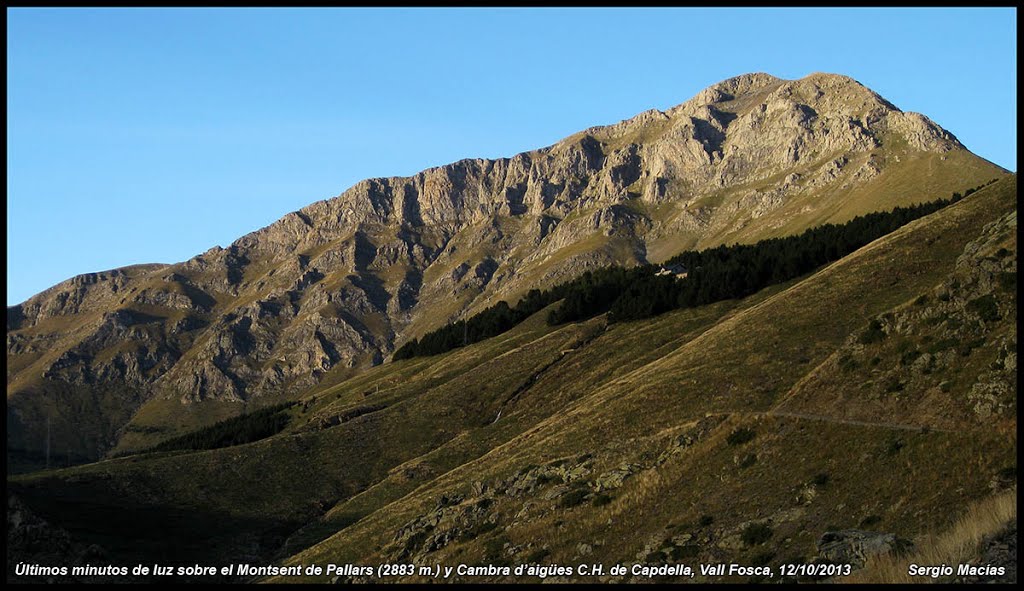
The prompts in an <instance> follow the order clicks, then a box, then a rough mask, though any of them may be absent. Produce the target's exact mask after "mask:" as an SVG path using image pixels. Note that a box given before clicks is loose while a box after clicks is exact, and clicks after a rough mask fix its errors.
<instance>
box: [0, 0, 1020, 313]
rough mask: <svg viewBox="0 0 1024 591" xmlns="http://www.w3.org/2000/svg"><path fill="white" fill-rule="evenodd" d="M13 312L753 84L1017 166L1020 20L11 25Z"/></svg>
mask: <svg viewBox="0 0 1024 591" xmlns="http://www.w3.org/2000/svg"><path fill="white" fill-rule="evenodd" d="M7 18H8V21H7V52H8V53H7V66H8V72H7V122H8V133H7V150H8V152H7V165H8V169H7V174H8V177H7V213H8V217H7V280H8V287H7V302H8V304H15V303H19V302H21V301H23V300H24V299H26V298H28V297H29V296H31V295H32V294H35V293H37V292H39V291H41V290H43V289H45V288H47V287H49V286H50V285H52V284H54V283H57V282H59V281H62V280H64V279H67V278H69V277H71V276H73V275H77V274H79V273H85V272H90V271H100V270H104V269H109V268H113V267H119V266H123V265H129V264H134V263H144V262H178V261H183V260H186V259H188V258H190V257H192V256H194V255H196V254H199V253H200V252H203V251H205V250H206V249H208V248H210V247H212V246H214V245H218V244H219V245H221V246H226V245H227V244H229V243H230V242H232V241H233V240H234V239H236V238H238V237H239V236H241V235H243V234H245V233H247V232H250V231H252V230H255V229H257V228H260V227H262V226H265V225H267V224H269V223H271V222H273V221H274V220H275V219H277V218H279V217H280V216H282V215H284V214H286V213H288V212H290V211H294V210H296V209H299V208H300V207H302V206H304V205H306V204H309V203H312V202H313V201H317V200H320V199H324V198H328V197H332V196H335V195H337V194H339V193H341V192H342V191H343V190H345V189H346V188H348V187H349V186H351V185H352V184H353V183H355V182H357V181H358V180H360V179H363V178H367V177H373V176H390V175H408V174H412V173H415V172H417V171H419V170H421V169H423V168H426V167H429V166H434V165H439V164H444V163H447V162H451V161H454V160H458V159H461V158H467V157H503V156H511V155H513V154H515V153H517V152H520V151H524V150H528V149H533V148H537V147H541V146H546V145H549V144H552V143H554V142H555V141H557V140H558V139H560V138H562V137H564V136H567V135H569V134H571V133H574V132H576V131H579V130H581V129H584V128H586V127H590V126H592V125H598V124H608V123H614V122H617V121H619V120H621V119H624V118H627V117H631V116H632V115H635V114H636V113H638V112H640V111H644V110H646V109H649V108H660V109H665V108H668V107H671V106H673V105H676V104H678V103H681V102H683V101H685V100H686V99H688V98H690V97H691V96H693V95H694V94H695V93H697V92H698V91H699V90H701V89H702V88H704V87H706V86H708V85H709V84H713V83H715V82H717V81H719V80H722V79H725V78H729V77H731V76H734V75H738V74H742V73H746V72H755V71H761V72H768V73H770V74H773V75H775V76H779V77H782V78H799V77H802V76H805V75H807V74H809V73H811V72H816V71H824V72H836V73H842V74H846V75H849V76H852V77H854V78H856V79H857V80H859V81H860V82H862V83H864V84H865V85H867V86H869V87H870V88H872V89H874V90H875V91H877V92H879V93H880V94H882V95H883V96H885V97H886V98H888V99H889V100H890V101H892V102H893V103H895V104H896V105H897V106H898V107H900V108H902V109H904V110H908V111H919V112H922V113H925V114H927V115H928V116H929V117H931V118H932V119H933V120H935V121H936V122H937V123H939V124H940V125H942V126H943V127H945V128H946V129H948V130H950V131H951V132H953V133H954V134H956V135H957V137H959V138H960V140H961V141H962V142H963V143H964V144H966V145H967V147H968V148H970V149H971V150H973V151H974V152H976V153H978V154H980V155H981V156H984V157H985V158H988V159H989V160H992V161H993V162H995V163H997V164H999V165H1001V166H1003V167H1006V168H1009V169H1011V170H1016V168H1017V163H1016V161H1017V152H1016V143H1017V138H1016V126H1017V125H1016V112H1017V95H1016V83H1017V80H1016V71H1017V62H1016V53H1017V44H1016V39H1017V31H1016V11H1015V10H1014V9H977V10H971V9H934V10H918V9H907V10H886V9H870V10H839V9H820V10H797V9H770V10H752V9H726V10H704V9H701V10H697V9H643V10H627V9H587V10H575V9H504V10H489V9H486V10H485V9H420V10H415V9H392V10H368V9H324V10H320V9H299V10H285V9H250V10H232V9H205V10H204V9H128V10H112V9H96V10H73V9H43V10H29V9H9V10H8V12H7Z"/></svg>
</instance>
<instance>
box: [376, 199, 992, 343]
mask: <svg viewBox="0 0 1024 591" xmlns="http://www.w3.org/2000/svg"><path fill="white" fill-rule="evenodd" d="M996 180H997V179H993V180H991V181H989V182H988V183H986V185H989V184H992V183H993V182H995V181H996ZM986 185H981V186H978V187H976V188H973V189H968V190H967V191H965V193H964V194H963V195H961V194H960V193H953V195H952V196H951V197H949V198H947V199H936V200H934V201H928V202H925V203H920V204H917V205H910V206H907V207H902V206H901V207H895V208H893V209H892V210H890V211H884V212H876V213H869V214H866V215H863V216H857V217H855V218H853V219H852V220H850V221H848V222H846V223H843V224H824V225H822V226H817V227H814V228H810V229H808V230H806V231H804V232H803V233H801V234H798V235H794V236H786V237H782V238H769V239H766V240H761V241H759V242H757V243H755V244H733V245H731V246H725V245H723V246H718V247H715V248H709V249H705V250H700V251H686V252H683V253H681V254H679V255H676V256H675V257H672V258H671V259H669V260H668V261H666V262H665V264H664V265H650V264H648V265H639V266H635V267H629V268H626V267H605V268H602V269H597V270H594V271H587V272H585V273H583V275H581V276H580V277H577V278H576V279H573V280H571V281H568V282H565V283H562V284H559V285H557V286H555V287H552V288H550V289H547V290H543V291H541V290H537V289H533V290H530V292H529V293H527V295H526V297H524V298H523V299H522V300H520V301H519V303H517V304H516V305H515V306H509V305H508V303H506V302H498V303H497V304H495V305H494V306H491V307H490V308H487V309H486V310H484V311H483V312H480V313H479V314H476V315H474V316H473V317H471V318H469V319H464V320H459V321H457V322H454V323H451V324H448V325H446V326H443V327H441V328H439V329H437V330H435V331H433V332H430V333H428V334H426V335H424V336H423V337H422V338H421V339H413V340H412V341H409V342H408V343H406V344H405V345H403V346H402V347H401V348H399V349H398V350H397V351H396V352H395V354H394V356H393V358H392V359H393V360H396V361H397V360H400V359H409V358H412V357H420V356H425V355H437V354H439V353H444V352H446V351H450V350H452V349H456V348H458V347H463V346H465V345H469V344H472V343H476V342H479V341H482V340H484V339H487V338H490V337H493V336H497V335H499V334H501V333H503V332H505V331H507V330H509V329H511V328H512V327H514V326H516V325H517V324H519V323H520V322H522V321H523V320H525V319H526V318H528V317H529V316H531V315H533V314H535V313H537V312H539V311H540V310H542V309H544V308H545V307H547V306H549V305H551V304H553V303H555V302H558V301H559V300H561V301H562V303H561V305H560V306H558V307H557V308H555V309H553V310H552V311H551V312H549V314H548V318H547V321H548V324H550V325H558V324H563V323H566V322H576V321H580V320H586V319H588V318H593V317H595V316H598V315H600V314H604V313H608V322H610V323H612V322H623V321H628V320H640V319H643V318H650V317H652V316H656V315H658V314H662V313H664V312H668V311H670V310H677V309H680V308H692V307H696V306H703V305H705V304H710V303H714V302H718V301H722V300H728V299H735V298H742V297H745V296H748V295H751V294H753V293H755V292H757V291H759V290H761V289H763V288H765V287H768V286H770V285H773V284H777V283H782V282H785V281H789V280H791V279H795V278H797V277H800V276H801V275H805V274H807V273H809V272H811V271H813V270H815V269H817V268H820V267H821V266H823V265H826V264H828V263H831V262H834V261H836V260H839V259H840V258H842V257H844V256H846V255H848V254H850V253H852V252H853V251H855V250H857V249H858V248H861V247H862V246H864V245H866V244H868V243H870V242H872V241H874V240H877V239H878V238H881V237H882V236H885V235H886V234H889V233H891V232H893V231H894V230H896V229H897V228H900V227H901V226H903V225H906V224H907V223H909V222H912V221H914V220H916V219H918V218H921V217H924V216H926V215H929V214H931V213H934V212H936V211H938V210H940V209H942V208H943V207H946V206H948V205H951V204H953V203H956V202H957V201H960V200H961V199H962V198H964V197H966V196H968V195H970V194H972V193H974V192H975V191H977V190H978V189H981V188H982V187H984V186H986ZM665 268H669V269H677V270H682V271H683V272H684V273H685V275H684V276H682V277H677V276H676V274H675V273H671V272H670V273H665V272H664V269H665ZM681 275H682V274H681Z"/></svg>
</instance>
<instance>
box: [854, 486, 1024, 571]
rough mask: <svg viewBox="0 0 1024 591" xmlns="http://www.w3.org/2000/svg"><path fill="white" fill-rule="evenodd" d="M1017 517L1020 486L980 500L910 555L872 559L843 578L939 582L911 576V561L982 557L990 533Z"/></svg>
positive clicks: (962, 560) (953, 562)
mask: <svg viewBox="0 0 1024 591" xmlns="http://www.w3.org/2000/svg"><path fill="white" fill-rule="evenodd" d="M1016 518H1017V487H1016V486H1014V487H1013V488H1012V489H1010V490H1008V491H1006V492H1003V493H1000V494H998V495H994V496H991V497H988V498H986V499H983V500H981V501H978V502H976V503H974V504H973V505H971V506H970V507H969V508H968V509H967V512H966V513H965V514H964V515H963V517H961V518H960V519H959V520H958V521H957V522H956V523H955V524H954V525H953V527H951V528H950V529H949V530H947V531H946V532H944V533H941V534H931V535H927V536H925V537H924V539H923V540H921V541H919V542H918V544H917V550H916V551H915V552H914V553H913V554H912V555H908V556H892V555H885V556H879V557H874V558H873V559H871V560H869V561H868V563H867V565H865V567H864V568H863V569H862V570H860V571H858V572H855V573H853V574H852V575H851V576H849V577H846V578H844V579H842V582H844V583H935V582H940V581H942V579H934V578H932V577H921V576H917V577H911V576H910V575H908V574H907V570H908V567H909V566H910V565H911V564H918V565H926V566H931V565H940V564H947V565H951V566H954V567H955V566H956V565H959V564H966V563H969V562H973V561H977V560H978V545H979V544H980V543H981V541H982V540H983V539H984V538H985V537H986V536H991V535H994V534H998V533H999V532H1000V531H1001V530H1002V529H1003V528H1004V527H1006V525H1007V524H1008V523H1009V522H1011V521H1013V520H1015V519H1016Z"/></svg>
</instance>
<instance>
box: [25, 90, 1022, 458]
mask: <svg viewBox="0 0 1024 591" xmlns="http://www.w3.org/2000/svg"><path fill="white" fill-rule="evenodd" d="M1003 172H1004V171H1002V169H1000V168H999V167H997V166H995V165H993V164H991V163H989V162H987V161H985V160H983V159H981V158H979V157H978V156H975V155H974V154H972V153H970V152H969V151H968V150H967V149H966V148H965V147H964V146H963V145H962V144H961V143H960V142H959V141H958V140H957V139H956V138H955V137H954V136H953V135H952V134H950V133H949V132H947V131H945V130H943V129H942V128H941V127H939V126H938V125H936V124H935V123H933V122H932V121H931V120H929V119H928V118H927V117H925V116H923V115H920V114H917V113H908V112H903V111H901V110H899V109H898V108H896V107H895V106H894V105H892V104H891V103H889V102H888V101H886V100H885V99H883V98H882V97H880V96H879V95H878V94H876V93H875V92H873V91H871V90H870V89H868V88H866V87H864V86H863V85H861V84H860V83H858V82H857V81H855V80H853V79H851V78H849V77H846V76H840V75H834V74H820V73H819V74H812V75H810V76H807V77H805V78H802V79H799V80H782V79H779V78H775V77H773V76H770V75H768V74H761V73H756V74H745V75H742V76H738V77H735V78H730V79H728V80H725V81H723V82H720V83H718V84H715V85H713V86H710V87H708V88H706V89H704V90H703V91H701V92H700V93H698V94H697V95H696V96H695V97H693V98H692V99H690V100H688V101H686V102H685V103H682V104H680V105H678V106H676V107H673V108H671V109H668V110H666V111H658V110H649V111H645V112H643V113H640V114H639V115H637V116H635V117H633V118H631V119H628V120H625V121H622V122H620V123H617V124H614V125H608V126H600V127H592V128H590V129H587V130H585V131H582V132H580V133H577V134H574V135H572V136H570V137H568V138H565V139H564V140H562V141H560V142H558V143H556V144H554V145H552V146H549V147H546V148H542V149H538V150H534V151H531V152H525V153H522V154H518V155H516V156H513V157H512V158H504V159H497V160H482V159H467V160H461V161H459V162H455V163H452V164H449V165H445V166H441V167H437V168H431V169H428V170H425V171H423V172H420V173H419V174H416V175H414V176H411V177H390V178H375V179H368V180H365V181H362V182H360V183H358V184H356V185H355V186H353V187H352V188H350V189H349V190H347V191H345V192H344V193H342V194H341V195H339V196H337V197H334V198H332V199H328V200H325V201H320V202H317V203H314V204H312V205H309V206H307V207H305V208H303V209H301V210H299V211H297V212H294V213H291V214H288V215H286V216H284V217H283V218H281V219H280V220H278V221H277V222H275V223H273V224H271V225H269V226H267V227H265V228H262V229H260V230H257V231H255V232H252V233H250V234H247V235H245V236H243V237H241V238H239V239H238V240H236V241H235V242H234V243H233V244H231V245H230V246H229V247H227V248H220V247H215V248H213V249H211V250H209V251H207V252H205V253H203V254H201V255H198V256H196V257H194V258H192V259H190V260H188V261H185V262H183V263H178V264H174V265H138V266H133V267H126V268H123V269H116V270H112V271H106V272H101V273H90V274H86V275H80V276H78V277H75V278H72V279H70V280H68V281H65V282H63V283H60V284H58V285H56V286H54V287H52V288H50V289H48V290H46V291H44V292H42V293H40V294H38V295H36V296H34V297H32V298H30V299H28V300H27V301H25V302H24V303H22V304H20V305H17V306H13V307H10V308H8V311H7V319H8V329H7V360H8V373H7V395H8V407H7V424H8V456H9V459H10V458H12V454H13V457H14V459H15V460H16V461H23V462H27V463H29V464H32V463H33V462H34V463H35V464H39V463H40V462H41V456H42V454H43V453H44V450H53V453H54V454H57V453H60V454H63V453H64V452H65V451H66V452H67V454H68V456H69V457H72V456H73V457H74V458H75V459H76V460H88V459H95V458H98V457H101V456H103V455H104V454H107V453H109V452H111V451H117V452H121V451H128V450H132V449H140V448H144V447H148V446H150V445H152V444H154V443H155V442H157V441H160V440H164V439H167V438H168V437H171V436H173V435H175V434H177V433H180V432H182V431H185V430H188V429H191V428H194V427H196V426H200V425H204V424H209V423H212V422H214V421H216V420H219V419H221V418H224V417H227V416H231V415H234V414H238V413H239V412H242V411H243V410H245V409H247V408H250V407H251V406H253V405H260V406H262V405H264V404H268V403H271V402H275V401H279V400H282V399H285V398H289V397H294V396H295V395H298V394H299V393H301V392H303V391H305V390H306V389H308V388H310V387H312V386H314V385H316V384H318V383H321V382H323V381H325V380H327V381H338V380H341V379H344V378H345V377H348V376H350V375H352V374H353V373H355V372H356V371H359V370H361V369H364V368H367V367H370V366H373V365H376V364H380V363H382V362H384V361H385V360H386V359H387V358H388V357H389V355H390V354H391V353H392V352H394V350H395V349H396V348H397V347H398V346H400V345H401V344H403V343H404V342H406V341H408V340H410V339H412V338H415V337H418V336H420V335H422V334H424V333H425V332H427V331H430V330H432V329H435V328H437V327H439V326H442V325H444V324H445V323H447V322H450V321H452V320H456V319H459V318H463V317H466V316H467V315H470V314H472V313H474V312H475V311H479V310H481V309H483V308H486V307H487V306H490V305H493V304H494V303H496V302H498V301H501V300H507V301H509V302H514V301H515V300H517V299H518V298H519V297H520V296H522V295H523V294H525V293H526V292H527V291H528V290H530V289H534V288H542V287H545V286H549V285H552V284H553V283H556V282H559V281H564V280H566V279H570V278H572V277H575V276H577V275H579V274H580V273H582V272H583V271H584V270H587V269H593V268H597V267H600V266H605V265H613V264H614V265H633V264H639V263H646V262H660V261H663V260H666V259H667V258H669V257H671V256H673V255H675V254H677V253H679V252H680V251H683V250H686V249H693V248H704V247H709V246H714V245H719V244H725V243H733V242H753V241H756V240H759V239H762V238H766V237H773V236H782V235H788V234H793V233H797V232H800V231H802V230H804V229H806V228H808V227H811V226H815V225H820V224H823V223H827V222H841V221H845V220H848V219H850V218H852V217H854V216H856V215H859V214H863V213H867V212H870V211H877V210H882V209H888V208H891V207H893V206H896V205H906V204H909V203H914V202H920V201H924V200H930V199H934V198H937V197H947V196H949V195H950V194H951V193H952V192H954V191H960V190H963V189H965V188H968V187H973V186H975V185H978V184H980V183H982V182H984V181H987V180H989V179H991V178H993V177H994V176H998V175H1000V174H1002V173H1003Z"/></svg>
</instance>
